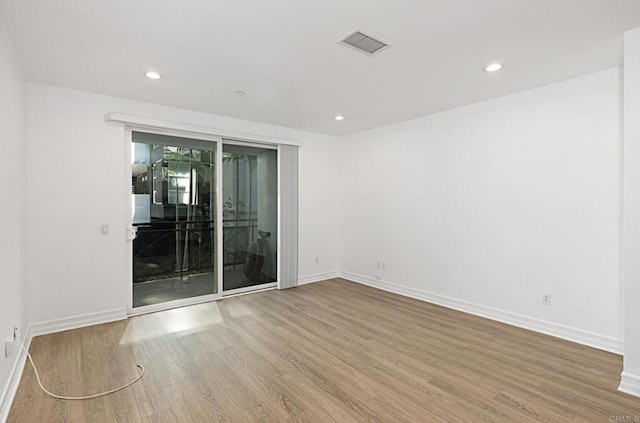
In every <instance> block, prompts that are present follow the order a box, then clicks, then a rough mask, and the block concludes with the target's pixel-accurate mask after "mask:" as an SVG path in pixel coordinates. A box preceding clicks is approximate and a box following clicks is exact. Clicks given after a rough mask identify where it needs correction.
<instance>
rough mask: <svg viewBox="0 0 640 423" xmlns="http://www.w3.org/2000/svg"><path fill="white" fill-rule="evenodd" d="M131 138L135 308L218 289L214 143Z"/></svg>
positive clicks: (160, 137)
mask: <svg viewBox="0 0 640 423" xmlns="http://www.w3.org/2000/svg"><path fill="white" fill-rule="evenodd" d="M132 141H133V144H132V166H131V169H132V174H131V183H132V204H133V222H132V223H133V227H134V228H135V229H136V230H137V237H136V238H135V240H134V242H133V307H134V308H135V307H142V306H149V305H154V304H159V303H165V302H169V301H175V300H183V299H187V298H192V297H199V296H203V295H210V294H215V293H217V292H218V282H217V276H216V275H217V270H216V269H217V266H216V261H217V260H216V257H217V251H216V248H215V246H216V232H215V228H216V216H215V210H216V206H215V204H216V203H215V201H216V195H215V193H216V191H215V187H216V183H215V181H216V178H215V176H216V172H215V163H216V161H215V149H216V143H214V142H209V141H201V140H191V139H185V138H178V137H170V136H164V135H157V134H148V133H143V132H133V133H132Z"/></svg>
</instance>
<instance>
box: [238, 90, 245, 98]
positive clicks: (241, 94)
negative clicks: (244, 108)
mask: <svg viewBox="0 0 640 423" xmlns="http://www.w3.org/2000/svg"><path fill="white" fill-rule="evenodd" d="M236 94H238V97H242V96H243V95H245V94H246V93H245V92H244V91H242V90H241V91H236Z"/></svg>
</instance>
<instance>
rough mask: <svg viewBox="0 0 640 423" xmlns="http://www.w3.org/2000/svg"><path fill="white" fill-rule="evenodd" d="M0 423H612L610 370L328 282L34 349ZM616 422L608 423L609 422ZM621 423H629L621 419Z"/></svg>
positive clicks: (504, 329)
mask: <svg viewBox="0 0 640 423" xmlns="http://www.w3.org/2000/svg"><path fill="white" fill-rule="evenodd" d="M31 352H32V354H33V358H34V360H35V361H36V364H37V365H38V366H39V368H40V369H41V372H42V374H43V376H44V383H45V386H47V387H51V388H52V389H53V390H55V391H57V392H59V393H63V394H67V395H79V394H88V393H95V392H96V391H101V390H106V389H108V388H112V387H114V386H118V385H121V384H123V383H125V382H127V381H128V380H130V379H132V378H133V377H134V376H135V375H136V368H135V363H136V362H140V363H141V364H143V365H144V366H145V367H146V369H147V373H146V375H145V376H144V378H143V379H142V380H141V381H140V382H138V383H137V384H135V385H134V386H132V387H130V388H128V389H126V390H124V391H120V392H118V393H116V394H113V395H110V396H108V397H104V398H100V399H94V400H87V401H81V402H69V401H62V400H53V399H50V398H48V397H47V396H45V395H44V394H43V393H42V392H40V390H39V388H38V387H37V384H36V382H35V377H34V373H33V371H32V369H31V367H29V366H27V367H26V369H25V371H24V374H23V376H22V380H21V382H20V387H19V390H18V393H17V396H16V398H15V401H14V404H13V407H12V409H11V414H10V416H9V422H29V423H31V422H92V423H93V422H120V421H131V422H155V423H157V422H394V423H395V422H412V423H413V422H570V421H575V422H618V421H634V420H633V419H635V418H636V416H638V418H639V419H640V399H638V398H635V397H632V396H629V395H625V394H622V393H619V392H617V390H616V389H617V386H618V384H619V377H620V372H621V370H622V359H621V357H620V356H617V355H615V354H610V353H606V352H603V351H599V350H596V349H592V348H588V347H584V346H581V345H578V344H574V343H571V342H566V341H562V340H559V339H556V338H552V337H549V336H545V335H541V334H538V333H535V332H530V331H527V330H523V329H518V328H515V327H512V326H508V325H504V324H501V323H497V322H494V321H491V320H486V319H482V318H479V317H474V316H471V315H468V314H464V313H460V312H456V311H452V310H448V309H446V308H442V307H438V306H434V305H431V304H427V303H424V302H420V301H416V300H412V299H408V298H404V297H401V296H397V295H394V294H390V293H387V292H384V291H379V290H376V289H373V288H368V287H365V286H361V285H357V284H355V283H351V282H347V281H344V280H341V279H333V280H329V281H325V282H319V283H315V284H310V285H305V286H301V287H298V288H295V289H290V290H286V291H267V292H261V293H257V294H251V295H245V296H240V297H234V298H229V299H224V300H221V301H217V302H211V303H207V304H200V305H196V306H191V307H186V308H182V309H176V310H169V311H164V312H159V313H155V314H148V315H144V316H139V317H134V318H131V319H128V320H127V321H121V322H116V323H110V324H104V325H97V326H93V327H88V328H83V329H77V330H72V331H67V332H62V333H57V334H53V335H47V336H41V337H37V338H35V339H34V340H33V343H32V345H31ZM616 418H618V420H614V419H616ZM623 418H626V419H628V420H620V419H623Z"/></svg>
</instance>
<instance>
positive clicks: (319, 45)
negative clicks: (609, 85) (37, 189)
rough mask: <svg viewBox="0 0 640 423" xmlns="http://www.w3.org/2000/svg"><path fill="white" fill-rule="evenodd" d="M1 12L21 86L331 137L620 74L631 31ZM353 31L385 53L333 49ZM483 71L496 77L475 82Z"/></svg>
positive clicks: (456, 13) (312, 16)
mask: <svg viewBox="0 0 640 423" xmlns="http://www.w3.org/2000/svg"><path fill="white" fill-rule="evenodd" d="M0 12H1V13H2V14H3V15H4V19H5V21H6V23H7V25H8V26H9V29H10V32H11V35H12V37H13V41H14V43H15V45H16V49H17V51H18V55H19V57H20V59H21V61H22V63H23V66H24V69H25V72H26V74H27V79H28V80H30V81H37V82H44V83H49V84H54V85H59V86H63V87H70V88H76V89H81V90H86V91H92V92H96V93H104V94H109V95H114V96H119V97H125V98H130V99H135V100H141V101H147V102H153V103H158V104H164V105H169V106H175V107H181V108H186V109H192V110H197V111H203V112H209V113H214V114H219V115H224V116H231V117H237V118H242V119H248V120H253V121H258V122H265V123H270V124H275V125H281V126H286V127H291V128H297V129H303V130H308V131H314V132H321V133H327V134H335V135H342V134H348V133H352V132H357V131H361V130H365V129H368V128H373V127H378V126H383V125H386V124H389V123H393V122H398V121H402V120H407V119H410V118H414V117H418V116H422V115H426V114H431V113H435V112H438V111H442V110H446V109H450V108H453V107H457V106H461V105H465V104H469V103H474V102H478V101H481V100H485V99H489V98H493V97H498V96H502V95H506V94H510V93H514V92H517V91H522V90H525V89H529V88H533V87H537V86H541V85H545V84H548V83H551V82H556V81H561V80H565V79H568V78H572V77H577V76H580V75H585V74H588V73H591V72H595V71H599V70H603V69H607V68H611V67H614V66H619V65H621V64H622V33H623V32H624V31H626V30H629V29H631V28H634V27H639V26H640V1H639V0H393V1H383V0H377V1H375V0H182V1H178V0H108V1H97V0H55V1H50V0H0ZM356 28H358V29H361V30H363V31H364V32H366V33H368V34H371V35H374V36H378V37H380V38H382V39H383V40H385V41H387V42H390V43H391V44H392V45H393V47H391V48H390V49H388V50H386V51H383V52H381V53H380V54H378V55H376V56H374V57H368V56H366V55H364V54H359V53H358V52H355V51H353V50H351V49H349V48H345V47H344V46H340V45H338V44H336V41H338V39H340V38H341V37H342V36H344V35H347V34H348V33H349V32H351V31H352V30H354V29H356ZM495 61H498V62H502V63H504V66H505V67H504V69H503V70H502V71H500V72H498V73H495V74H489V73H486V72H483V71H482V68H483V67H484V66H485V65H487V64H489V63H491V62H495ZM150 69H153V70H156V71H158V72H160V73H161V74H162V75H164V78H163V79H162V80H160V81H151V80H148V79H146V78H145V77H144V75H143V74H144V72H145V71H147V70H150ZM238 90H242V91H246V95H245V96H243V97H238V96H237V95H236V91H238ZM336 114H343V115H345V116H346V119H345V120H344V121H342V122H336V121H334V119H333V116H334V115H336Z"/></svg>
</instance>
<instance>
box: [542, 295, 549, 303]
mask: <svg viewBox="0 0 640 423" xmlns="http://www.w3.org/2000/svg"><path fill="white" fill-rule="evenodd" d="M542 304H544V305H551V295H550V294H543V295H542Z"/></svg>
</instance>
